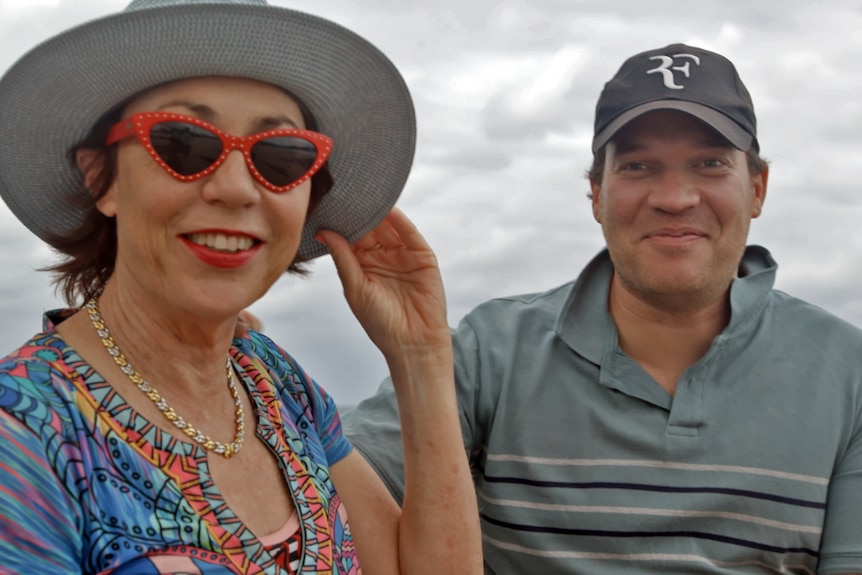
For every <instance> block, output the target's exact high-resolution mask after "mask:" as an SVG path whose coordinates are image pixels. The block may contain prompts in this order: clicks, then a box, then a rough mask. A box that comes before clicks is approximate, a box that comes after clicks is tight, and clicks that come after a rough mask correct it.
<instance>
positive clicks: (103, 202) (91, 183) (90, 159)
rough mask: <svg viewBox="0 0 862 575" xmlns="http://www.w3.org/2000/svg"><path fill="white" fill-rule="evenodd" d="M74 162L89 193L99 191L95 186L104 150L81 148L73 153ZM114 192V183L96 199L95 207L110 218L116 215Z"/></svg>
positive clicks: (102, 168)
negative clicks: (82, 175)
mask: <svg viewBox="0 0 862 575" xmlns="http://www.w3.org/2000/svg"><path fill="white" fill-rule="evenodd" d="M75 162H76V163H77V164H78V168H79V169H80V170H81V173H82V174H84V186H85V187H86V188H87V190H88V191H89V192H90V194H91V195H93V196H96V195H97V194H98V192H99V190H98V189H96V186H97V185H98V183H99V182H100V180H101V177H100V176H101V175H102V170H104V168H105V152H104V151H103V150H91V149H81V150H78V151H77V152H76V153H75ZM115 196H116V193H115V191H114V185H113V184H111V187H110V188H109V189H108V191H107V192H106V193H105V194H104V195H103V196H102V197H101V198H98V199H97V200H96V208H98V210H99V211H100V212H102V213H103V214H104V215H106V216H107V217H109V218H112V217H114V216H116V215H117V206H116V198H115Z"/></svg>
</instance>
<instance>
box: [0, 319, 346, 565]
mask: <svg viewBox="0 0 862 575" xmlns="http://www.w3.org/2000/svg"><path fill="white" fill-rule="evenodd" d="M66 313H68V312H66ZM58 317H60V316H59V314H53V315H50V317H48V318H47V319H46V327H45V331H44V332H43V333H40V334H38V335H36V336H35V337H34V338H33V339H31V340H30V341H28V342H27V343H26V344H25V345H24V346H22V347H21V348H19V349H18V350H16V351H15V352H13V353H12V354H10V355H9V356H7V357H6V358H4V359H2V360H0V574H7V573H25V572H26V573H88V574H108V573H110V574H112V575H126V574H131V573H135V574H142V573H145V574H154V575H155V574H164V573H197V574H202V575H215V574H225V575H227V574H231V573H243V574H245V573H250V574H251V573H291V572H292V568H290V567H289V566H288V565H289V561H287V557H286V555H289V554H290V553H291V552H293V553H294V555H295V554H296V553H297V552H298V553H299V555H300V559H301V569H300V572H301V573H315V574H333V575H334V574H351V575H355V574H358V573H360V569H359V566H358V562H357V559H356V553H355V549H354V547H353V541H352V538H351V535H350V530H349V528H348V525H347V520H346V514H345V511H344V508H343V506H342V504H341V501H340V499H339V497H338V495H337V494H336V492H335V489H334V487H333V485H332V481H331V480H330V477H329V466H330V465H332V464H333V463H335V462H337V461H339V460H340V459H342V458H343V457H345V456H346V455H347V454H348V453H349V452H350V450H351V446H350V444H349V443H348V442H347V440H346V439H345V438H344V436H343V435H342V433H341V422H340V419H339V417H338V413H337V411H336V408H335V404H334V403H333V401H332V399H331V398H330V397H329V396H328V395H327V394H326V393H325V392H324V391H323V390H322V389H321V388H320V387H318V385H317V384H316V383H315V382H314V381H313V380H311V379H310V378H309V377H308V375H307V374H306V373H305V372H303V371H302V370H301V369H300V368H299V367H298V366H297V365H296V363H295V362H294V361H293V360H292V358H290V356H288V355H287V353H285V352H284V351H283V350H282V349H280V348H279V347H277V346H276V345H275V344H274V343H273V342H272V341H270V340H269V339H268V338H266V337H265V336H262V335H260V334H257V333H254V332H252V333H251V334H250V335H249V336H248V337H247V338H244V339H237V340H234V347H233V348H232V349H231V356H232V359H233V364H234V367H235V368H236V370H237V372H238V373H239V374H240V375H241V378H240V379H241V380H242V382H243V384H244V386H245V388H246V390H247V392H248V394H249V397H250V399H251V401H252V403H253V404H254V406H255V411H257V412H262V413H265V414H266V417H261V418H259V420H258V428H257V434H258V436H260V437H262V438H263V440H264V441H266V443H268V444H269V446H270V447H271V449H272V450H273V452H274V453H276V454H277V456H278V459H279V464H280V465H281V467H282V469H284V470H285V471H286V475H287V476H288V482H289V488H290V490H291V492H292V495H293V499H294V503H295V506H296V509H297V512H298V516H299V517H298V525H297V526H296V529H295V531H296V533H299V534H300V535H301V538H297V537H293V538H288V539H286V540H285V541H283V542H281V543H279V542H275V544H273V542H272V541H262V540H261V539H258V538H257V537H256V536H255V535H254V534H253V533H252V532H251V531H250V530H249V529H248V528H247V527H245V525H244V524H243V523H242V522H241V521H240V520H239V519H238V518H237V517H236V516H235V515H234V514H233V513H232V512H231V510H230V509H229V507H228V506H227V505H226V504H225V501H224V499H223V497H222V495H221V494H220V493H219V491H218V489H217V487H216V486H215V485H214V483H213V481H212V478H211V477H210V474H209V467H208V460H207V454H206V452H205V451H204V450H202V449H201V448H200V447H199V446H197V445H193V444H191V443H187V442H182V441H178V440H176V439H175V438H174V437H172V436H171V435H169V434H167V433H164V432H162V431H161V429H160V428H158V427H156V426H155V425H153V424H152V423H151V422H149V421H147V420H146V419H145V418H144V417H142V416H141V415H140V414H138V413H136V412H135V410H134V409H132V408H131V407H130V406H129V404H128V403H126V401H125V400H124V399H123V398H122V397H120V395H119V394H118V393H117V392H116V391H115V390H114V389H113V388H112V387H110V386H109V385H107V384H106V383H105V381H104V379H103V378H102V377H101V376H100V375H99V374H98V373H96V371H95V370H94V369H93V368H92V367H91V366H90V365H88V364H87V363H86V362H85V361H84V360H83V359H82V358H81V357H80V356H79V355H78V354H77V353H76V351H75V350H74V349H72V348H71V347H69V346H68V345H67V344H66V343H65V342H64V341H63V339H62V338H61V337H60V336H59V335H58V334H57V333H56V331H54V328H53V324H52V323H51V321H52V320H55V321H56V320H57V319H58ZM287 535H288V536H289V535H290V533H287ZM288 547H290V549H288Z"/></svg>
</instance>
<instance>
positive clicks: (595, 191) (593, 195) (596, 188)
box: [590, 176, 602, 223]
mask: <svg viewBox="0 0 862 575" xmlns="http://www.w3.org/2000/svg"><path fill="white" fill-rule="evenodd" d="M601 191H602V187H601V186H600V185H599V184H597V183H596V182H595V180H593V177H592V176H590V200H591V201H592V203H593V219H595V220H596V221H597V222H598V223H602V217H601V215H599V214H600V210H599V192H601Z"/></svg>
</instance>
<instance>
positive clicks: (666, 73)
mask: <svg viewBox="0 0 862 575" xmlns="http://www.w3.org/2000/svg"><path fill="white" fill-rule="evenodd" d="M681 58H688V59H689V60H691V62H694V63H695V65H696V66H700V58H698V57H697V56H695V55H693V54H674V55H673V56H652V57H651V58H650V60H658V61H660V62H661V64H659V65H658V66H656V67H655V68H653V69H652V70H647V74H655V73H656V72H658V73H659V74H661V75H662V78H663V79H664V85H665V87H666V88H669V89H671V90H682V89H683V88H685V86H680V85H678V84H676V83H675V82H674V76H673V73H674V72H682V74H683V76H685V77H686V78H688V77H689V73H690V66H691V62H689V61H686V62H685V63H684V64H682V65H680V66H674V65H673V64H674V62H676V60H677V59H681Z"/></svg>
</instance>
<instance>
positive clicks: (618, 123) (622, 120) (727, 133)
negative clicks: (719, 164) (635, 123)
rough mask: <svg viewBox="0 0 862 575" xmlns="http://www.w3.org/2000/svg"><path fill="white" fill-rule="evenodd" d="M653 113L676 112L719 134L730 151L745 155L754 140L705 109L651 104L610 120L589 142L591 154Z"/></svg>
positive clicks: (680, 104) (660, 102) (675, 103)
mask: <svg viewBox="0 0 862 575" xmlns="http://www.w3.org/2000/svg"><path fill="white" fill-rule="evenodd" d="M654 110H679V111H681V112H685V113H687V114H690V115H692V116H694V117H695V118H697V119H698V120H700V121H702V122H703V123H705V124H706V125H708V126H709V127H711V128H712V129H714V130H715V131H716V132H718V133H719V134H721V135H722V136H723V137H724V138H725V139H726V140H727V141H728V142H730V144H731V145H732V146H733V147H735V148H738V149H740V150H742V151H743V152H747V151H748V149H749V148H751V146H752V144H753V143H754V138H753V137H752V136H751V134H749V133H748V132H746V131H745V129H744V128H743V127H742V126H740V125H739V124H737V123H736V122H734V121H733V120H731V119H730V118H728V117H727V116H725V115H724V114H722V113H721V112H718V111H716V110H714V109H712V108H710V107H708V106H703V105H701V104H697V103H695V102H688V101H685V100H655V101H652V102H647V103H645V104H641V105H640V106H635V107H634V108H631V109H630V110H626V111H625V112H623V113H622V114H620V115H619V116H617V117H616V118H614V119H613V120H612V121H611V122H610V123H609V124H608V125H607V126H605V127H604V129H602V131H600V132H599V133H598V134H596V136H595V138H593V153H596V152H597V151H599V150H600V149H602V147H603V146H604V145H605V144H607V143H608V142H610V141H611V139H612V138H613V137H614V136H615V135H616V133H617V132H619V131H620V130H621V129H622V128H623V127H625V126H626V125H627V124H628V123H629V122H631V121H632V120H634V119H635V118H639V117H640V116H643V115H644V114H646V113H647V112H652V111H654Z"/></svg>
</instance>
